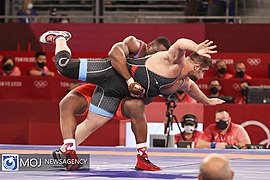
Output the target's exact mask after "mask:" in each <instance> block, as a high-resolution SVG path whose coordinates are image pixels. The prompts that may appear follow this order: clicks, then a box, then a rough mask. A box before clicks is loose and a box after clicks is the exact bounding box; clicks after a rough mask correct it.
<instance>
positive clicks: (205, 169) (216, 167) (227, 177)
mask: <svg viewBox="0 0 270 180" xmlns="http://www.w3.org/2000/svg"><path fill="white" fill-rule="evenodd" d="M233 175H234V173H233V171H232V170H231V166H230V163H229V160H228V159H227V158H226V157H225V156H224V155H221V154H210V155H208V156H207V157H205V158H204V159H203V160H202V162H201V164H200V174H199V179H200V180H231V179H233Z"/></svg>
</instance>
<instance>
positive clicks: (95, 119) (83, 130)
mask: <svg viewBox="0 0 270 180" xmlns="http://www.w3.org/2000/svg"><path fill="white" fill-rule="evenodd" d="M110 119H111V117H106V116H101V115H99V114H96V113H93V112H90V111H89V112H88V114H87V118H86V119H85V120H84V121H83V122H82V123H80V124H79V125H78V126H77V128H76V132H75V139H76V143H77V145H79V144H81V143H82V142H83V141H84V140H85V139H86V138H87V137H88V136H90V135H91V134H92V133H93V132H94V131H96V130H97V129H98V128H99V127H101V126H103V125H104V124H105V123H106V122H107V121H108V120H110Z"/></svg>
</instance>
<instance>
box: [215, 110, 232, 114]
mask: <svg viewBox="0 0 270 180" xmlns="http://www.w3.org/2000/svg"><path fill="white" fill-rule="evenodd" d="M221 112H227V113H228V114H229V112H228V110H227V109H219V110H217V111H216V114H217V113H221Z"/></svg>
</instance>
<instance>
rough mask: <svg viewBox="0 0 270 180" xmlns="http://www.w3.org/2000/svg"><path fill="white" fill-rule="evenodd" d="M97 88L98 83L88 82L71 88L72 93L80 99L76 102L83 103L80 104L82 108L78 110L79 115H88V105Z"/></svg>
mask: <svg viewBox="0 0 270 180" xmlns="http://www.w3.org/2000/svg"><path fill="white" fill-rule="evenodd" d="M95 88H96V85H94V84H90V83H87V84H83V85H81V86H78V87H76V88H74V89H73V90H71V94H72V95H73V96H74V97H76V99H75V100H77V101H78V102H75V103H80V104H81V105H79V107H80V108H79V109H78V111H77V112H76V114H77V115H87V112H88V107H89V104H90V102H91V99H92V95H93V93H94V90H95Z"/></svg>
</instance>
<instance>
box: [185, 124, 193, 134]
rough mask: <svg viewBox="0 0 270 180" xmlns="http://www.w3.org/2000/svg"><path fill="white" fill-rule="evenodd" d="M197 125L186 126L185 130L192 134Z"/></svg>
mask: <svg viewBox="0 0 270 180" xmlns="http://www.w3.org/2000/svg"><path fill="white" fill-rule="evenodd" d="M194 129H195V127H194V126H184V130H185V132H186V133H187V134H192V133H193V131H194Z"/></svg>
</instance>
